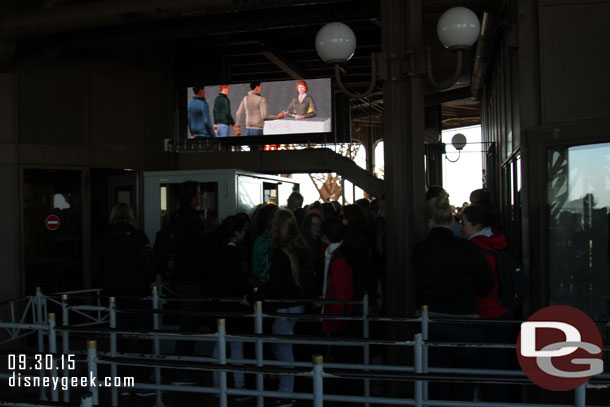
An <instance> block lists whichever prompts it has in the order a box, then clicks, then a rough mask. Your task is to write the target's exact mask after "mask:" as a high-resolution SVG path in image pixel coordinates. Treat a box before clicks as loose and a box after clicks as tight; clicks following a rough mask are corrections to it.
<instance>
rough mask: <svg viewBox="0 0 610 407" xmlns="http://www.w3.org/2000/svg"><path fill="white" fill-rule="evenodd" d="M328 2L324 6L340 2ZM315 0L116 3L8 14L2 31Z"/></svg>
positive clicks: (22, 32) (21, 32)
mask: <svg viewBox="0 0 610 407" xmlns="http://www.w3.org/2000/svg"><path fill="white" fill-rule="evenodd" d="M336 2H337V0H326V1H323V2H322V3H336ZM320 3H321V2H320V1H312V0H250V1H247V2H234V1H231V2H229V1H226V0H130V1H122V0H118V1H117V0H113V1H98V2H90V3H80V4H73V5H70V6H61V7H53V8H44V9H38V10H35V11H30V12H25V13H13V14H7V15H5V16H4V17H3V18H2V19H1V20H0V32H2V33H3V34H4V35H6V36H32V35H45V34H51V33H57V32H65V31H73V30H80V29H91V28H99V27H106V26H117V25H126V24H132V23H142V22H150V21H155V20H166V19H172V18H181V17H192V16H198V15H209V14H220V13H224V12H230V11H241V10H255V9H260V8H267V9H270V8H274V7H285V6H290V5H292V6H297V5H298V6H303V5H316V4H320Z"/></svg>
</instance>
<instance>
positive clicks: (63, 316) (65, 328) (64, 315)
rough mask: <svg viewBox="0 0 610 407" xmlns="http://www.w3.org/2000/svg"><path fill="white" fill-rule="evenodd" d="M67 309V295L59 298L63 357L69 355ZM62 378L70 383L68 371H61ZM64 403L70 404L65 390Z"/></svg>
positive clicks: (68, 319)
mask: <svg viewBox="0 0 610 407" xmlns="http://www.w3.org/2000/svg"><path fill="white" fill-rule="evenodd" d="M69 313H70V312H69V309H68V294H63V295H62V296H61V323H62V326H63V330H62V331H61V348H62V353H63V354H64V355H68V354H69V353H70V339H69V334H68V326H69V325H70V315H69ZM63 377H65V378H66V382H68V383H69V382H70V369H63ZM63 393H64V394H63V401H64V403H68V402H70V391H69V390H66V391H64V392H63Z"/></svg>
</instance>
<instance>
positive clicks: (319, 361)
mask: <svg viewBox="0 0 610 407" xmlns="http://www.w3.org/2000/svg"><path fill="white" fill-rule="evenodd" d="M311 362H312V363H313V407H323V406H324V379H323V378H322V372H323V370H324V366H323V365H324V357H323V356H322V355H313V357H312V358H311Z"/></svg>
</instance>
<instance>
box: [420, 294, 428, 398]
mask: <svg viewBox="0 0 610 407" xmlns="http://www.w3.org/2000/svg"><path fill="white" fill-rule="evenodd" d="M429 327H430V315H429V314H428V306H427V305H422V307H421V334H422V339H423V341H424V346H423V354H422V359H423V372H424V373H428V345H426V342H428V339H430V338H429V337H428V334H429ZM422 397H423V399H424V400H428V382H427V381H425V382H424V386H423V394H422Z"/></svg>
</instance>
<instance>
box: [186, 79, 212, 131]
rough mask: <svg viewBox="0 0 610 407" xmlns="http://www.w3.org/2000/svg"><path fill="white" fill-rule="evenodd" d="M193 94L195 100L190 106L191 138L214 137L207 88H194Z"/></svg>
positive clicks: (192, 100)
mask: <svg viewBox="0 0 610 407" xmlns="http://www.w3.org/2000/svg"><path fill="white" fill-rule="evenodd" d="M193 93H194V96H193V99H191V101H190V102H189V104H188V124H189V130H190V132H191V135H190V137H189V138H191V139H194V138H197V137H214V136H215V133H214V127H213V126H212V119H211V117H210V107H209V106H208V102H206V101H205V88H204V87H203V86H201V87H194V88H193Z"/></svg>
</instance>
